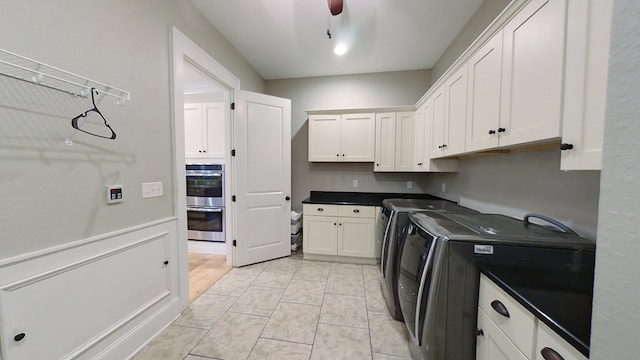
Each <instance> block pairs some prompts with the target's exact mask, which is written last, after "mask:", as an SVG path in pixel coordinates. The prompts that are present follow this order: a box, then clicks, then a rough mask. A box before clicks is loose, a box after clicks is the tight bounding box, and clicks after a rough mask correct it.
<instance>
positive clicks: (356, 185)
mask: <svg viewBox="0 0 640 360" xmlns="http://www.w3.org/2000/svg"><path fill="white" fill-rule="evenodd" d="M353 187H354V188H357V187H358V180H353Z"/></svg>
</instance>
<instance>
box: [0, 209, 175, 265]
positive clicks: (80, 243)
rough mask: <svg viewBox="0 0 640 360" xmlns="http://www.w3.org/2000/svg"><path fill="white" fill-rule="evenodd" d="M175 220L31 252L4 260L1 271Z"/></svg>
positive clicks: (163, 220)
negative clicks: (4, 268) (18, 264)
mask: <svg viewBox="0 0 640 360" xmlns="http://www.w3.org/2000/svg"><path fill="white" fill-rule="evenodd" d="M175 220H176V218H175V217H168V218H164V219H160V220H156V221H152V222H148V223H144V224H139V225H135V226H131V227H128V228H124V229H118V230H116V231H112V232H108V233H104V234H100V235H96V236H92V237H90V238H86V239H82V240H78V241H74V242H70V243H66V244H63V245H59V246H54V247H50V248H46V249H42V250H38V251H33V252H30V253H26V254H22V255H18V256H14V257H10V258H6V259H2V260H0V270H2V268H3V267H8V266H12V265H15V264H17V263H21V262H26V261H30V260H34V259H37V258H41V257H45V256H49V255H52V254H55V253H60V252H63V251H68V250H72V249H74V248H79V247H82V246H85V245H88V244H91V243H94V242H98V241H102V240H106V239H111V238H113V237H116V236H120V235H125V234H128V233H132V232H135V231H140V230H143V229H146V228H150V227H154V226H157V225H160V224H165V223H169V222H171V221H175Z"/></svg>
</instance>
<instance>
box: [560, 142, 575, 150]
mask: <svg viewBox="0 0 640 360" xmlns="http://www.w3.org/2000/svg"><path fill="white" fill-rule="evenodd" d="M571 149H573V144H567V143H563V144H561V145H560V150H571Z"/></svg>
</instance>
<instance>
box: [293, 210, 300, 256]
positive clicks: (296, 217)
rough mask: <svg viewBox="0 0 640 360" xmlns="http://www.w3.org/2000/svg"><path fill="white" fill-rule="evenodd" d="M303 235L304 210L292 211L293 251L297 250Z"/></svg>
mask: <svg viewBox="0 0 640 360" xmlns="http://www.w3.org/2000/svg"><path fill="white" fill-rule="evenodd" d="M301 236H302V212H297V211H291V251H297V250H298V246H299V245H300V237H301Z"/></svg>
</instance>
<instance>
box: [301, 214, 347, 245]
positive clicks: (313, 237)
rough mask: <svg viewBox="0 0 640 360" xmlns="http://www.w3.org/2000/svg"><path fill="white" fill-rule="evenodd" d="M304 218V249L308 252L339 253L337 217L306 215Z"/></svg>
mask: <svg viewBox="0 0 640 360" xmlns="http://www.w3.org/2000/svg"><path fill="white" fill-rule="evenodd" d="M303 219H304V220H303V229H304V235H303V236H302V246H303V249H304V250H303V251H304V252H305V253H308V254H322V255H337V254H338V230H337V226H338V220H337V218H335V217H329V216H307V215H304V217H303Z"/></svg>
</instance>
